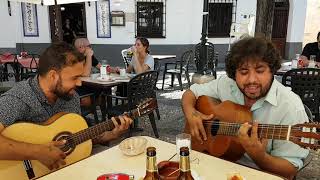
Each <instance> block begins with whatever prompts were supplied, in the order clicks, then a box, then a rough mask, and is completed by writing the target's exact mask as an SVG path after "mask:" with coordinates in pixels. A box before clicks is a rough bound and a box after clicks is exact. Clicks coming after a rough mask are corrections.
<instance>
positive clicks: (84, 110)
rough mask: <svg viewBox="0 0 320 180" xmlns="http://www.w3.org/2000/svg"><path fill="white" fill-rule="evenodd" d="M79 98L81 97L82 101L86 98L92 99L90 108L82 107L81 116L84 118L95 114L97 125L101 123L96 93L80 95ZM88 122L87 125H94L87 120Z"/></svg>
mask: <svg viewBox="0 0 320 180" xmlns="http://www.w3.org/2000/svg"><path fill="white" fill-rule="evenodd" d="M79 96H80V99H82V98H86V97H90V99H91V105H90V106H88V107H86V106H80V107H81V115H82V116H83V117H86V116H87V115H89V114H93V117H94V121H95V124H98V123H99V118H98V113H97V106H96V105H97V103H96V94H95V93H86V94H83V95H79ZM86 120H87V123H88V125H89V126H92V125H94V124H92V122H90V121H89V120H88V119H87V118H86Z"/></svg>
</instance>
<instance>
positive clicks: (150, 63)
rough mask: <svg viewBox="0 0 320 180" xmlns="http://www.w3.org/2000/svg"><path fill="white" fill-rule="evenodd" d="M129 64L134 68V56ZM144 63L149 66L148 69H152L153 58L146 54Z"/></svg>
mask: <svg viewBox="0 0 320 180" xmlns="http://www.w3.org/2000/svg"><path fill="white" fill-rule="evenodd" d="M130 64H131V65H132V67H133V68H134V70H135V69H136V59H135V57H134V56H133V57H132V60H131V62H130ZM144 64H146V65H147V66H149V68H150V71H153V70H154V59H153V57H152V56H151V55H150V54H147V56H146V58H145V59H144Z"/></svg>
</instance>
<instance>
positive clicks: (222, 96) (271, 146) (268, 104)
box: [190, 76, 309, 168]
mask: <svg viewBox="0 0 320 180" xmlns="http://www.w3.org/2000/svg"><path fill="white" fill-rule="evenodd" d="M190 90H191V91H192V92H193V93H194V94H195V96H196V97H197V98H198V97H199V96H201V95H206V96H211V97H214V98H216V99H219V100H221V101H226V100H230V101H232V102H234V103H237V104H241V105H244V95H243V93H242V92H241V91H240V89H239V88H238V86H237V84H236V82H235V81H234V80H233V79H231V78H229V77H227V76H221V77H220V78H218V79H217V80H212V81H210V82H208V83H205V84H193V85H192V86H191V87H190ZM251 112H252V113H253V119H254V120H256V121H257V122H258V123H263V124H276V125H294V124H302V123H304V122H307V121H308V116H307V114H306V112H305V109H304V106H303V103H302V101H301V99H300V97H299V96H298V95H296V94H295V93H293V92H292V91H291V89H290V88H288V87H285V86H283V85H282V84H281V83H279V82H278V81H277V80H273V82H272V85H271V88H270V90H269V92H268V93H267V95H266V96H265V97H263V98H260V99H259V100H258V101H256V102H255V103H254V104H253V105H252V107H251ZM266 151H267V153H269V154H270V155H272V156H275V157H281V158H283V159H286V160H288V161H289V162H291V163H292V164H293V165H294V166H295V167H298V168H301V167H302V166H303V159H304V158H306V157H307V155H308V153H309V151H308V150H307V149H304V148H301V147H300V146H298V145H296V144H294V143H292V142H290V141H284V140H269V141H268V145H267V149H266ZM239 163H241V164H245V165H248V166H251V167H257V166H256V165H255V164H254V163H253V161H252V160H251V159H250V157H249V156H248V155H247V154H245V155H244V156H243V157H242V158H241V159H240V161H239Z"/></svg>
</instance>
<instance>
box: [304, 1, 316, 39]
mask: <svg viewBox="0 0 320 180" xmlns="http://www.w3.org/2000/svg"><path fill="white" fill-rule="evenodd" d="M319 14H320V1H319V0H308V6H307V17H306V22H305V29H304V40H303V44H304V45H306V44H307V43H310V42H315V41H316V38H317V34H318V32H319V31H320V18H319Z"/></svg>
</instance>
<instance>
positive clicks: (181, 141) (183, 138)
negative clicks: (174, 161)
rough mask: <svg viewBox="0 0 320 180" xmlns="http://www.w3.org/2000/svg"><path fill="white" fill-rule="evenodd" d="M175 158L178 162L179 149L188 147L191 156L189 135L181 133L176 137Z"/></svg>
mask: <svg viewBox="0 0 320 180" xmlns="http://www.w3.org/2000/svg"><path fill="white" fill-rule="evenodd" d="M176 147H177V156H176V157H177V158H178V160H180V148H181V147H188V148H189V152H190V154H191V135H190V134H187V133H181V134H178V135H177V136H176Z"/></svg>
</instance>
